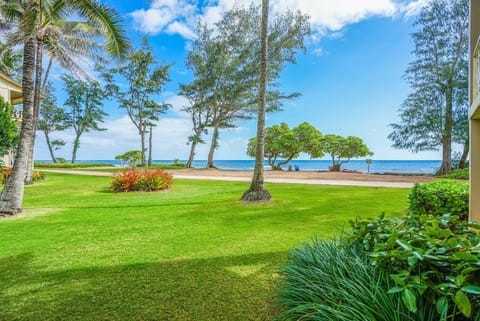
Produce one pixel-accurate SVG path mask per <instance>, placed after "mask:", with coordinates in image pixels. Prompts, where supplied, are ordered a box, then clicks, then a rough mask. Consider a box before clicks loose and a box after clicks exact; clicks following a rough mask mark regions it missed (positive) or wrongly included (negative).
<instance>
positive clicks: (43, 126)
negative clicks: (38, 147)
mask: <svg viewBox="0 0 480 321" xmlns="http://www.w3.org/2000/svg"><path fill="white" fill-rule="evenodd" d="M67 119H68V115H67V114H66V113H65V109H63V108H61V107H60V106H58V104H57V97H56V95H55V88H54V87H53V84H52V83H51V82H49V83H48V85H47V86H46V88H45V91H44V98H43V99H42V102H41V108H40V115H39V118H38V122H37V129H38V130H39V131H41V132H42V133H43V135H44V137H45V141H46V143H47V147H48V152H49V153H50V157H51V158H52V162H54V163H57V158H56V157H55V153H54V151H55V150H58V149H60V148H62V147H63V146H65V144H66V142H65V141H64V140H61V139H52V137H51V134H52V133H54V132H57V131H62V130H65V129H67V128H68V124H67Z"/></svg>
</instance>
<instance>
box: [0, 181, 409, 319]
mask: <svg viewBox="0 0 480 321" xmlns="http://www.w3.org/2000/svg"><path fill="white" fill-rule="evenodd" d="M47 175H48V177H47V180H46V181H42V182H39V183H37V184H35V185H34V186H31V187H27V189H26V198H25V209H26V213H27V214H26V215H25V216H23V217H16V218H8V219H3V220H0V235H1V242H0V271H1V272H0V320H270V319H271V318H272V316H273V315H275V307H274V306H273V304H272V298H273V296H274V289H275V284H276V282H275V281H276V279H277V276H276V275H277V274H276V271H277V269H278V267H279V266H280V265H282V264H283V263H284V261H285V258H286V252H287V251H288V250H289V249H291V248H292V247H295V246H297V245H298V244H299V243H301V242H302V241H304V240H308V239H311V237H313V236H316V237H318V238H324V237H330V236H332V235H339V234H340V233H341V230H342V227H344V226H345V227H346V226H347V224H346V222H347V221H348V220H349V219H354V218H355V217H357V216H362V217H372V216H376V215H378V214H380V213H381V212H383V211H384V212H386V213H387V215H401V214H403V213H404V212H405V209H406V208H407V194H408V192H409V190H408V189H392V188H367V187H335V186H312V185H287V184H285V185H282V184H270V185H268V188H269V190H270V191H271V192H272V194H273V195H274V197H275V200H274V201H273V202H271V203H268V204H256V205H248V204H243V203H240V202H238V199H239V197H240V195H241V194H242V192H243V191H245V189H246V188H247V184H246V183H233V182H217V181H189V180H175V181H174V185H173V188H172V189H171V190H169V191H167V192H159V193H126V194H115V193H111V192H109V190H108V184H109V181H110V179H109V178H108V177H89V176H75V175H63V174H53V173H48V174H47Z"/></svg>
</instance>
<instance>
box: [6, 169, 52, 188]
mask: <svg viewBox="0 0 480 321" xmlns="http://www.w3.org/2000/svg"><path fill="white" fill-rule="evenodd" d="M11 174H12V168H11V167H8V168H2V184H5V183H6V182H7V179H8V178H9V177H10V175H11ZM32 179H33V181H34V182H37V181H43V180H45V174H43V173H40V172H33V173H32Z"/></svg>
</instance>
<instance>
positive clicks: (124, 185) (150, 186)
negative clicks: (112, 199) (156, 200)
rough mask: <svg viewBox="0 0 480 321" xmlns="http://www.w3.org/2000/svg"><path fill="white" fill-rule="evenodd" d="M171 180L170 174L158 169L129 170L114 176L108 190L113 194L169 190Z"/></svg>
mask: <svg viewBox="0 0 480 321" xmlns="http://www.w3.org/2000/svg"><path fill="white" fill-rule="evenodd" d="M172 180H173V178H172V176H171V175H170V174H168V173H167V172H164V171H161V170H159V169H152V170H142V171H138V170H133V169H130V170H127V171H125V172H123V173H118V174H116V175H115V176H114V177H113V180H112V182H111V184H110V188H111V190H112V191H114V192H133V191H144V192H153V191H159V190H164V189H167V188H169V187H170V186H171V184H172Z"/></svg>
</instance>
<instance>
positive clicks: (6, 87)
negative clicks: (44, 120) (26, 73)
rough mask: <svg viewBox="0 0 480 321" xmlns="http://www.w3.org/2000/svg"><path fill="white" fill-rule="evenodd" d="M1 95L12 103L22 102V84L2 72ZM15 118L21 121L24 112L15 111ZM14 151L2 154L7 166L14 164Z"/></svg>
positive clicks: (0, 78) (0, 76)
mask: <svg viewBox="0 0 480 321" xmlns="http://www.w3.org/2000/svg"><path fill="white" fill-rule="evenodd" d="M0 96H2V97H3V99H5V100H6V101H7V102H9V103H10V104H12V105H16V104H21V103H22V85H20V84H19V83H18V82H16V81H15V80H13V79H12V78H10V77H9V76H7V75H5V74H4V73H1V72H0ZM14 119H15V120H17V121H18V123H20V122H21V121H22V112H21V111H17V112H15V115H14ZM14 156H15V155H14V151H13V150H12V151H10V152H9V153H8V154H7V155H4V156H1V155H0V157H1V159H2V161H3V164H4V165H6V166H11V165H13V159H14Z"/></svg>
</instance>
